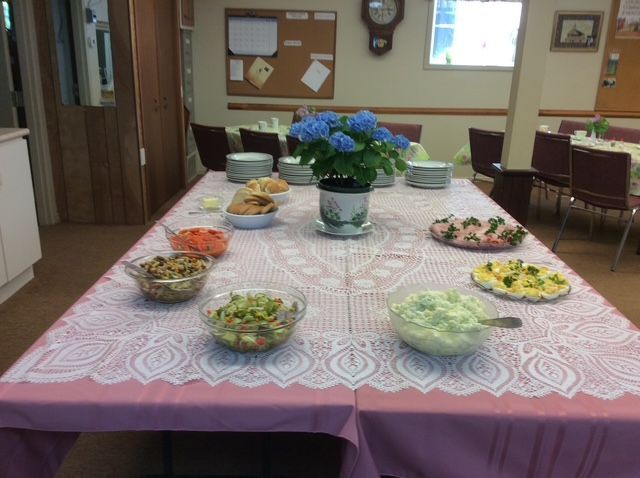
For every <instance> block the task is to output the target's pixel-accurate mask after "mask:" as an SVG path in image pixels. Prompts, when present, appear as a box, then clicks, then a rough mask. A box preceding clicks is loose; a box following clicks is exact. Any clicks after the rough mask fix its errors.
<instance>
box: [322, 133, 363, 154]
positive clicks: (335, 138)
mask: <svg viewBox="0 0 640 478" xmlns="http://www.w3.org/2000/svg"><path fill="white" fill-rule="evenodd" d="M329 144H330V145H331V146H333V147H334V148H335V150H336V151H340V152H341V153H350V152H352V151H355V150H356V142H355V141H354V140H353V138H351V136H347V135H346V134H344V133H343V132H341V131H338V132H337V133H333V134H332V135H331V137H330V138H329Z"/></svg>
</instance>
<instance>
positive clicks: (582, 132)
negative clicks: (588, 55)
mask: <svg viewBox="0 0 640 478" xmlns="http://www.w3.org/2000/svg"><path fill="white" fill-rule="evenodd" d="M573 134H574V135H575V136H576V138H586V137H587V131H586V130H584V129H577V130H575V131H574V132H573Z"/></svg>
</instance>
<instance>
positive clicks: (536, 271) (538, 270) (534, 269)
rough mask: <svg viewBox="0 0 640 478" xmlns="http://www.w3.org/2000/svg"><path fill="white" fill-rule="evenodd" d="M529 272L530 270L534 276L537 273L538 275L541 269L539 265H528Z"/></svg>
mask: <svg viewBox="0 0 640 478" xmlns="http://www.w3.org/2000/svg"><path fill="white" fill-rule="evenodd" d="M527 272H528V273H529V274H531V275H532V276H535V275H537V274H538V272H540V269H538V268H537V267H535V266H528V267H527Z"/></svg>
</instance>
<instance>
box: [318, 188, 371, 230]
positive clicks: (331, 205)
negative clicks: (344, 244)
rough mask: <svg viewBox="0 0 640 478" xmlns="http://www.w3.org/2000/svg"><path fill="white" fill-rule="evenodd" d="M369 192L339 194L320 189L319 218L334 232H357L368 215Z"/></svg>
mask: <svg viewBox="0 0 640 478" xmlns="http://www.w3.org/2000/svg"><path fill="white" fill-rule="evenodd" d="M370 195H371V192H363V193H339V192H334V191H326V190H323V189H322V188H320V218H321V219H322V222H324V224H325V225H326V226H327V227H328V228H330V229H333V230H335V231H339V232H345V233H349V232H354V233H356V232H359V231H360V230H361V228H362V225H363V224H364V223H366V222H367V217H368V215H369V197H370Z"/></svg>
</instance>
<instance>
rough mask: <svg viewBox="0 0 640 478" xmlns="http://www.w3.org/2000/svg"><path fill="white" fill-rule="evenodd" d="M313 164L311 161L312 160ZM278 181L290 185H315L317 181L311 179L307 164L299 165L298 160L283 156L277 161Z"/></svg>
mask: <svg viewBox="0 0 640 478" xmlns="http://www.w3.org/2000/svg"><path fill="white" fill-rule="evenodd" d="M312 162H313V160H312ZM278 171H279V173H280V179H284V180H285V181H287V182H288V183H290V184H315V183H316V182H317V181H318V180H317V179H316V178H314V177H313V171H311V166H310V165H309V164H304V165H303V164H300V158H299V157H298V158H294V157H293V156H283V157H282V158H280V159H279V160H278Z"/></svg>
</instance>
